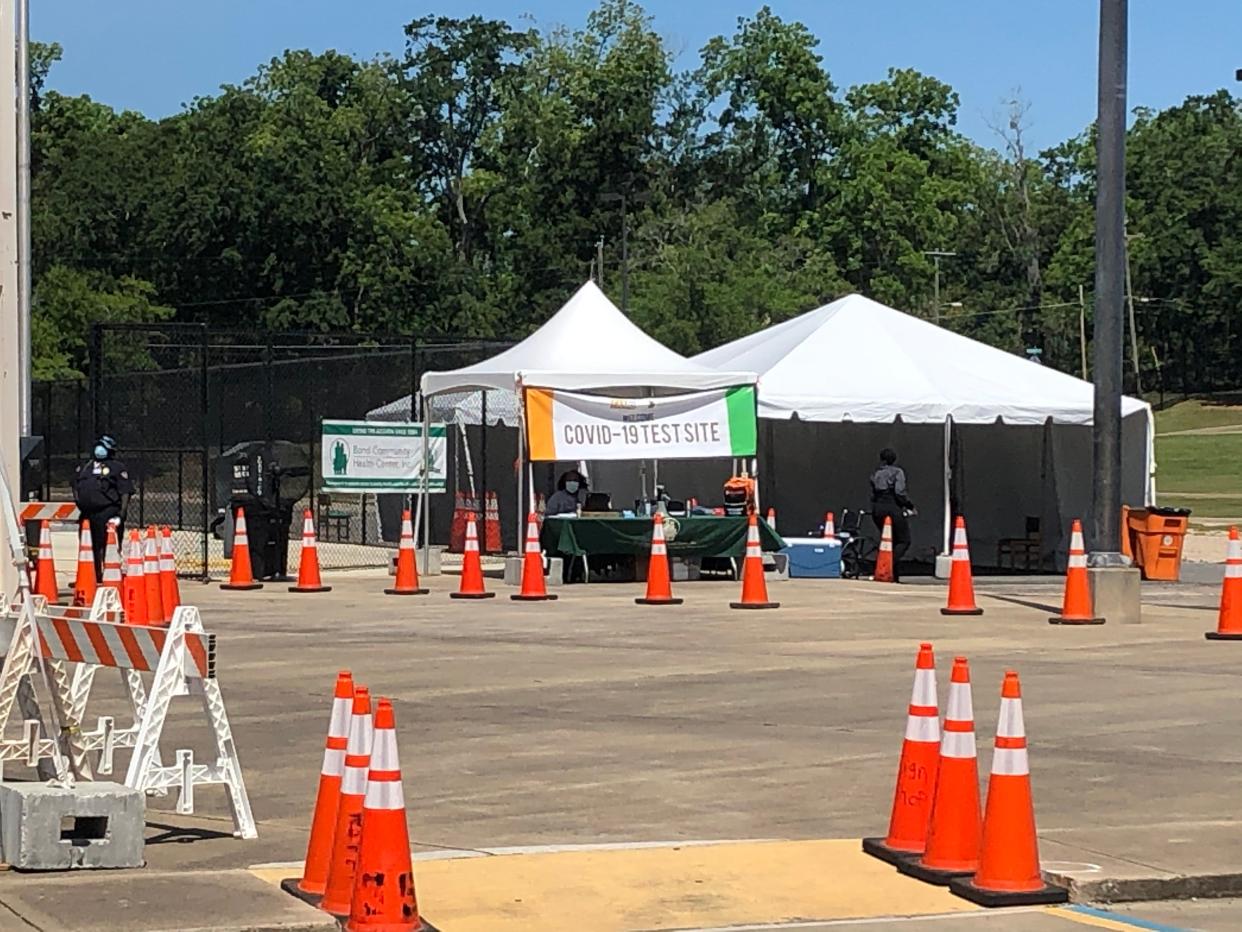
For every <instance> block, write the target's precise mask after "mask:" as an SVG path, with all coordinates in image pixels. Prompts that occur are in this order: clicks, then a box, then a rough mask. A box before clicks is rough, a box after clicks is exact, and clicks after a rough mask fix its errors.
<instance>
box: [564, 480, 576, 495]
mask: <svg viewBox="0 0 1242 932" xmlns="http://www.w3.org/2000/svg"><path fill="white" fill-rule="evenodd" d="M565 491H566V492H568V493H569V494H570V495H573V494H574V493H575V492H577V491H578V483H577V482H575V481H574V480H573V479H570V480H569V481H568V482H566V483H565Z"/></svg>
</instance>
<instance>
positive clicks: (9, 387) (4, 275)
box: [0, 0, 25, 593]
mask: <svg viewBox="0 0 1242 932" xmlns="http://www.w3.org/2000/svg"><path fill="white" fill-rule="evenodd" d="M16 2H20V0H0V81H3V82H4V93H0V457H3V459H4V468H5V472H7V473H8V476H9V482H10V484H11V486H12V487H11V488H10V490H9V491H10V493H11V494H12V495H13V496H14V498H15V499H16V498H17V497H18V496H20V494H21V493H20V491H19V489H20V482H21V469H20V466H21V456H20V453H19V451H20V449H21V436H22V430H21V414H20V413H19V409H20V406H19V404H18V397H19V395H20V393H21V392H22V391H23V389H22V386H23V385H24V384H25V370H24V369H23V368H22V358H21V350H20V347H21V333H22V324H21V313H20V308H19V305H18V285H17V87H16V85H17V75H18V69H17V16H16ZM10 82H11V83H10ZM14 504H16V502H14ZM7 538H8V534H7V533H6V532H5V530H4V524H3V522H0V589H3V590H4V591H5V592H9V593H11V592H13V591H14V590H15V589H16V588H17V571H16V569H15V568H14V566H13V561H12V560H10V559H9V552H10V551H9V548H10V545H11V546H13V547H23V546H25V542H24V541H20V540H19V541H9V540H8V539H7Z"/></svg>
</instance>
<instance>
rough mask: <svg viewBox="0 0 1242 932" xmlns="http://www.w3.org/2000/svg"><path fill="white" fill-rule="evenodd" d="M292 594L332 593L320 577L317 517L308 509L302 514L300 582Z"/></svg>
mask: <svg viewBox="0 0 1242 932" xmlns="http://www.w3.org/2000/svg"><path fill="white" fill-rule="evenodd" d="M289 591H290V592H331V591H332V587H331V586H325V585H324V584H323V580H322V579H321V578H320V577H319V547H318V546H317V545H316V543H315V516H314V515H313V514H311V510H310V509H309V508H307V509H306V510H305V511H303V512H302V557H301V559H300V560H298V582H297V585H295V586H290V587H289Z"/></svg>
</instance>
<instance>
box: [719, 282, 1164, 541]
mask: <svg viewBox="0 0 1242 932" xmlns="http://www.w3.org/2000/svg"><path fill="white" fill-rule="evenodd" d="M694 361H695V362H698V363H702V364H704V365H710V366H716V367H719V368H721V369H729V370H732V369H753V370H755V371H757V372H758V373H759V374H760V378H759V400H758V406H759V416H760V417H761V418H766V419H769V420H770V421H775V422H780V421H785V422H789V421H793V420H797V421H799V422H811V424H807V425H806V426H805V427H803V428H802V430H801V431H799V430H797V429H792V428H777V430H778V431H779V433H780V434H781V436H782V437H783V438H785V439H786V440H787V441H788V442H787V443H786V442H775V443H769V444H767V447H768V449H770V450H771V451H772V455H773V456H775V457H777V458H778V459H777V465H776V466H774V467H773V468H771V469H767V470H766V473H767V479H768V483H769V485H768V488H769V494H768V496H767V498H768V501H769V503H771V502H772V499H773V495H772V490H771V483H773V482H775V481H778V480H779V481H781V483H782V487H783V488H785V490H786V492H787V493H788V494H792V492H791V491H790V488H789V486H795V485H797V484H798V482H790V483H788V485H786V480H787V479H793V474H796V472H797V470H796V469H791V468H782V466H786V467H788V465H789V461H790V460H791V458H794V459H796V458H798V457H802V460H803V461H802V462H801V463H800V464H799V465H800V466H805V465H806V460H808V459H812V460H813V459H814V458H815V457H817V456H818V455H819V454H820V451H819V450H816V449H814V448H813V445H809V444H808V443H807V441H808V440H809V439H817V440H818V441H819V443H823V442H825V441H828V442H831V441H832V440H833V439H835V440H836V441H837V442H838V443H841V442H847V443H848V442H850V441H853V442H854V443H856V444H860V445H861V444H864V443H865V444H867V446H866V448H865V449H864V450H862V451H858V450H849V451H846V452H847V453H848V454H849V455H847V456H845V457H842V456H841V455H839V454H840V452H841V451H840V450H839V449H837V448H834V449H833V451H832V463H833V468H838V469H839V468H841V467H843V466H844V465H846V462H847V461H849V460H851V459H857V456H858V454H859V453H860V452H861V459H858V461H857V462H849V465H850V467H851V468H853V469H855V470H857V471H859V472H862V473H863V474H864V475H865V474H866V473H867V472H869V471H870V469H871V468H874V460H875V453H876V449H878V446H877V444H878V445H892V446H897V447H903V446H904V447H905V448H904V449H899V451H898V452H899V453H900V454H901V456H902V459H903V461H904V462H905V464H906V465H907V468H909V467H910V465H911V459H912V456H911V454H912V453H914V452H915V451H916V450H921V451H922V452H923V454H924V455H923V456H922V457H921V459H922V465H923V466H924V467H927V466H930V463H929V462H928V459H929V457H928V456H927V455H926V454H928V453H930V452H931V450H930V447H932V446H933V445H934V447H938V448H939V450H937V451H936V452H937V453H939V454H940V455H939V457H938V458H939V459H941V462H940V463H939V464H937V465H936V466H935V467H932V469H934V470H935V471H936V472H939V471H941V470H943V483H942V488H941V489H940V490H938V491H939V492H940V493H941V495H942V496H943V500H944V524H943V528H942V529H941V531H942V534H941V535H940V536H941V540H940V542H939V543H940V545H941V546H942V547H943V548H944V549H943V550H942V552H947V550H948V545H949V528H950V520H951V515H952V513H953V503H954V501H955V500H956V501H957V502H958V503H959V505H960V504H963V503H964V500H965V499H967V498H969V499H971V504H972V506H980V507H972V509H971V510H970V513H969V518H970V521H971V542H972V545H973V544H975V543H976V542H977V541H979V542H984V541H986V542H989V543H993V542H995V541H997V540H999V539H1001V538H1003V537H1004V536H1005V535H1006V530H1005V529H1006V528H1010V529H1012V532H1011V533H1012V536H1013V537H1020V536H1022V534H1023V533H1024V529H1022V528H1014V527H1013V525H1012V523H1011V522H1012V520H1014V518H1013V516H1009V515H1005V516H1002V515H1000V514H993V512H1000V511H1002V510H1003V509H1005V507H1006V504H1008V505H1010V506H1012V507H1013V508H1015V509H1016V508H1025V509H1026V511H1027V513H1028V514H1029V513H1031V512H1034V511H1035V510H1036V507H1038V508H1039V513H1042V514H1043V515H1045V516H1050V517H1052V518H1053V519H1054V521H1049V522H1047V523H1046V525H1045V526H1046V527H1047V526H1050V525H1052V524H1053V523H1054V522H1055V523H1056V524H1057V525H1060V526H1059V527H1058V528H1057V530H1058V532H1059V533H1058V534H1057V537H1056V539H1053V540H1048V539H1046V540H1045V543H1044V546H1045V548H1046V551H1047V552H1048V553H1049V554H1050V553H1052V552H1053V548H1054V547H1058V546H1059V543H1060V538H1061V537H1063V536H1064V531H1065V528H1064V524H1065V520H1066V515H1067V514H1077V515H1083V514H1086V513H1087V511H1088V510H1089V497H1090V486H1091V482H1090V478H1089V476H1090V446H1091V441H1090V431H1089V430H1086V429H1085V428H1086V427H1089V425H1090V424H1091V422H1092V418H1093V412H1094V387H1093V386H1092V384H1091V383H1089V382H1085V381H1083V380H1081V379H1077V378H1074V377H1073V376H1070V375H1066V374H1065V373H1062V372H1058V371H1056V370H1053V369H1050V368H1047V367H1045V366H1041V365H1038V364H1036V363H1033V362H1031V361H1030V360H1027V359H1023V358H1021V357H1018V356H1015V355H1013V354H1011V353H1007V352H1004V351H1003V350H999V349H996V348H995V347H991V346H988V345H986V344H983V343H979V342H977V341H975V340H972V339H969V338H968V337H964V336H961V335H960V334H956V333H953V332H952V331H949V330H945V329H943V328H941V327H939V326H937V325H935V324H933V323H930V322H928V321H925V320H921V319H919V318H917V317H913V316H911V315H909V314H904V313H902V312H901V311H897V310H894V309H893V308H890V307H886V306H885V305H883V304H880V303H878V302H876V301H872V300H870V299H868V298H865V297H862V296H861V295H857V294H852V295H847V296H846V297H843V298H840V299H838V300H836V301H833V302H832V303H831V304H827V305H825V306H823V307H821V308H818V309H817V310H814V311H810V312H808V313H805V314H802V315H800V316H798V317H795V318H792V319H791V320H787V321H784V322H783V323H780V324H776V325H774V326H772V327H769V328H767V329H766V330H762V331H760V332H758V333H754V334H751V335H750V336H747V337H743V338H741V339H739V340H735V341H733V342H732V343H728V344H726V345H724V346H721V347H718V348H717V349H714V350H709V351H708V352H706V353H701V354H700V355H698V356H696V357H694ZM1122 415H1123V426H1124V434H1125V436H1124V439H1123V451H1124V453H1125V459H1126V462H1125V473H1126V475H1125V478H1124V479H1123V487H1124V489H1125V491H1126V494H1127V499H1128V500H1129V501H1130V502H1131V503H1138V504H1144V503H1148V504H1149V503H1153V502H1154V500H1155V484H1154V468H1155V463H1154V456H1153V438H1154V433H1155V431H1154V420H1153V418H1152V414H1151V408H1150V406H1149V405H1147V404H1146V403H1144V402H1142V401H1140V400H1138V399H1134V398H1124V399H1123V401H1122ZM816 423H820V424H840V425H856V426H858V427H859V429H857V430H854V431H852V432H849V435H848V436H847V435H845V434H842V433H840V432H837V434H836V436H835V437H828V435H826V434H825V433H823V431H822V430H820V431H817V430H816V428H815V427H813V426H812V425H814V424H816ZM894 423H900V424H901V425H936V426H937V427H939V428H940V429H939V430H938V431H937V430H934V429H932V428H924V429H923V430H921V431H916V430H914V429H909V430H906V429H904V428H903V430H902V431H901V433H900V434H896V435H895V433H894V431H893V429H892V427H891V425H893V424H894ZM861 425H890V426H889V427H888V428H884V427H874V428H872V429H871V430H864V429H861ZM984 425H987V426H986V427H984ZM937 434H939V435H940V436H939V437H937V436H936V435H937ZM800 435H801V442H799V436H800ZM895 436H897V437H900V438H901V439H900V440H895ZM937 441H938V442H937ZM961 441H969V445H970V446H971V447H972V448H973V452H974V454H975V456H974V457H972V458H971V461H972V462H971V472H972V474H977V473H978V472H982V471H984V470H983V469H979V464H982V465H983V466H985V467H986V471H987V472H988V473H989V476H988V482H987V483H977V484H976V485H974V486H972V487H971V489H970V491H967V490H966V489H964V488H963V487H962V483H963V476H962V475H961V473H962V471H963V467H964V463H961V462H959V463H958V464H957V466H958V468H957V469H956V470H955V469H954V463H953V458H954V456H955V455H956V456H958V457H962V456H964V455H965V454H964V453H963V451H962V450H961V449H960V448H959V447H958V444H959V443H960V442H961ZM791 447H792V449H791ZM976 459H977V462H976ZM821 462H824V461H823V460H821ZM819 472H820V473H821V474H822V475H823V476H824V481H823V482H822V483H818V484H820V485H821V487H823V488H824V489H825V491H826V492H828V493H829V494H831V493H832V492H834V491H835V492H837V493H838V494H846V495H848V494H850V493H848V492H844V490H845V489H847V488H848V489H854V490H856V491H855V492H854V493H853V495H854V497H853V498H847V499H846V501H847V502H857V501H858V500H859V498H860V497H861V496H860V495H859V494H858V492H859V491H860V490H859V489H858V486H859V483H858V481H857V476H854V477H852V483H851V481H850V480H845V481H835V482H834V481H832V478H831V475H830V474H831V471H830V470H829V469H828V468H827V467H822V468H821V469H820V470H819ZM813 475H815V470H814V469H812V472H811V476H813ZM1022 475H1026V476H1028V477H1032V478H1031V481H1030V482H1028V483H1026V485H1027V486H1028V487H1027V488H1020V486H1022V484H1023V483H1022V482H1021V476H1022ZM807 478H808V480H810V481H814V480H813V479H811V478H810V476H808V477H807ZM838 479H839V477H838ZM799 481H801V477H799ZM911 481H912V487H913V488H914V489H915V491H912V493H911V494H912V497H915V498H916V501H917V500H918V498H919V497H920V495H921V497H922V498H923V500H924V501H926V498H927V493H926V490H927V478H926V474H925V473H924V474H923V475H912V476H911ZM938 484H939V483H938ZM1036 485H1037V486H1038V488H1032V487H1033V486H1036ZM984 486H991V487H993V488H994V489H996V490H997V491H996V492H995V494H994V495H992V496H991V497H989V496H988V494H986V492H985V491H984V488H983V487H984ZM920 490H921V491H920ZM1084 492H1085V496H1086V498H1085V502H1084ZM1049 495H1051V496H1052V497H1053V498H1055V499H1056V502H1052V503H1050V502H1048V501H1047V499H1048V497H1049ZM776 498H777V502H776V504H777V505H778V507H779V504H780V499H781V496H780V495H779V494H777V495H776ZM826 498H827V496H826ZM1136 499H1137V500H1138V501H1137V502H1136V501H1135V500H1136ZM827 501H828V502H831V501H832V499H831V498H827ZM864 501H865V499H864ZM815 507H816V508H817V510H821V516H822V509H823V508H824V507H832V506H831V504H824V499H821V500H820V502H818V503H816V505H815ZM1075 509H1079V510H1077V511H1075ZM795 510H796V509H795ZM1016 520H1018V521H1019V522H1020V521H1021V520H1022V512H1021V511H1019V512H1018V514H1017V516H1016ZM784 523H785V522H784V518H783V517H782V524H783V525H784ZM1045 537H1047V535H1045ZM915 545H916V548H917V545H918V539H917V534H916V539H915ZM978 549H981V548H972V557H975V558H976V559H978V558H979V557H984V559H985V562H986V561H987V557H986V554H983V553H977V552H973V551H977V550H978Z"/></svg>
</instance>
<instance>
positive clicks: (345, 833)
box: [319, 686, 372, 916]
mask: <svg viewBox="0 0 1242 932" xmlns="http://www.w3.org/2000/svg"><path fill="white" fill-rule="evenodd" d="M371 734H372V725H371V693H370V691H369V690H368V689H367V688H366V687H365V686H357V687H355V688H354V702H353V712H352V714H351V715H350V718H349V738H348V740H347V741H346V743H345V770H344V773H343V775H342V776H341V796H340V802H339V803H338V804H337V807H336V827H335V828H334V829H333V832H332V859H331V861H330V862H329V864H328V879H327V881H326V883H325V884H324V893H323V900H322V901H321V902H320V903H319V908H320V909H322V910H324V911H325V912H329V913H331V914H332V915H334V916H348V915H349V904H350V901H351V900H352V899H353V895H354V874H355V873H356V872H357V870H358V853H359V848H360V847H361V845H362V801H363V799H365V798H366V795H367V770H368V769H369V768H370V766H371Z"/></svg>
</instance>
